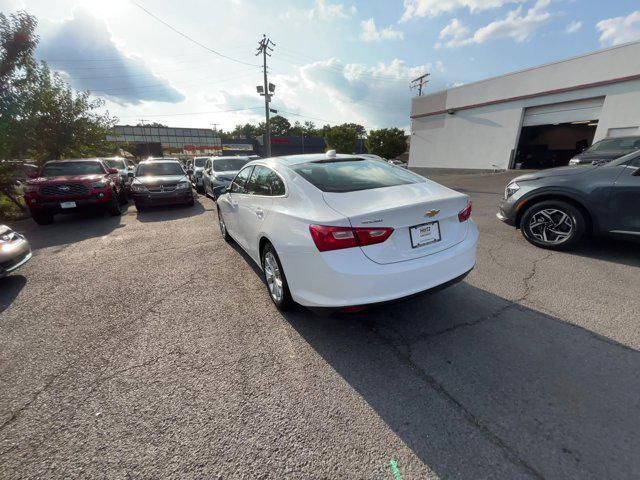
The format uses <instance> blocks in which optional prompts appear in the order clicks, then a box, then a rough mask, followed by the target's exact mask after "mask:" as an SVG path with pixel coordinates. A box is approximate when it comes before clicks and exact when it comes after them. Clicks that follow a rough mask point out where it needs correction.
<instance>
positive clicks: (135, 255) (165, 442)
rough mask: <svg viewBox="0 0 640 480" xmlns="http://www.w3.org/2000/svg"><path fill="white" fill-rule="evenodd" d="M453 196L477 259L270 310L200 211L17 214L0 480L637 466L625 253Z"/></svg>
mask: <svg viewBox="0 0 640 480" xmlns="http://www.w3.org/2000/svg"><path fill="white" fill-rule="evenodd" d="M508 176H513V174H511V173H509V174H499V175H484V176H478V175H474V176H471V175H459V176H456V175H443V176H440V177H434V179H436V180H438V181H441V182H442V183H444V184H446V185H449V186H452V187H454V188H458V189H460V190H464V191H466V192H468V193H469V194H470V195H471V196H472V199H473V201H474V214H473V218H474V219H475V221H476V222H477V224H478V225H479V228H480V231H481V238H480V245H479V251H478V263H477V266H476V269H475V270H474V271H473V272H472V273H471V274H470V275H469V276H468V277H467V279H466V280H465V281H464V282H462V283H460V284H458V285H456V286H454V287H451V288H449V289H447V290H444V291H441V292H438V293H436V294H433V295H430V296H423V297H420V298H417V299H414V300H411V301H408V302H405V303H402V304H398V305H393V306H388V307H385V308H382V309H380V310H376V311H374V312H370V313H366V314H363V315H359V316H348V317H339V318H334V317H330V318H319V317H316V316H314V315H313V314H312V313H310V312H308V311H306V310H304V309H299V310H297V311H294V312H293V313H290V314H287V315H282V314H280V313H279V312H278V311H277V310H276V309H275V307H273V305H272V304H271V301H270V299H269V298H268V296H267V294H266V289H265V287H264V285H263V283H262V281H261V278H260V277H259V275H258V271H257V269H256V268H255V267H254V266H253V265H252V264H250V263H249V260H248V258H247V257H246V256H244V255H243V254H242V253H241V252H240V251H239V250H238V249H237V248H233V247H231V246H229V245H227V244H226V243H225V242H224V241H222V240H221V238H220V234H219V231H218V228H217V220H216V213H215V205H214V203H213V201H212V200H210V199H205V198H203V197H202V196H200V197H199V201H198V202H196V205H195V207H193V208H183V207H180V208H165V209H157V210H150V211H145V212H143V213H137V212H136V210H135V207H133V205H130V206H129V207H128V210H127V211H126V214H125V215H123V216H122V217H121V218H108V217H106V216H90V215H89V216H73V217H57V221H56V223H55V224H54V225H52V226H47V227H37V226H36V225H35V224H33V223H32V222H31V221H25V222H20V223H18V224H16V225H14V226H15V227H16V229H17V230H19V231H21V232H23V233H25V234H26V235H27V236H28V238H29V239H30V241H31V244H32V247H33V248H34V251H35V253H34V257H33V259H32V260H31V261H30V262H29V263H28V264H27V265H26V266H25V267H24V268H23V269H22V270H20V271H19V272H17V274H15V275H13V276H11V277H8V278H6V279H2V280H0V478H6V479H9V478H11V479H13V478H89V477H96V478H251V479H253V478H265V479H266V478H278V479H280V478H305V479H307V478H366V479H371V478H375V479H393V478H394V472H393V471H392V467H391V466H390V462H391V461H392V460H395V461H396V462H397V468H398V472H399V474H401V475H402V478H404V479H424V478H463V479H478V478H508V479H514V478H526V477H537V478H580V479H584V478H638V477H640V354H639V352H638V349H639V348H640V296H639V295H638V293H639V292H640V270H639V269H638V267H640V248H638V245H634V244H628V243H623V242H613V241H610V240H595V241H590V242H588V243H585V244H583V245H582V246H581V247H580V248H579V249H578V250H577V251H575V252H571V253H557V252H549V251H545V250H540V249H537V248H535V247H533V246H531V245H529V244H528V243H527V242H526V241H525V240H524V239H523V238H522V236H521V235H520V234H519V232H516V231H515V230H513V229H512V228H510V227H508V226H506V225H503V224H501V223H500V222H499V221H498V220H496V218H495V204H496V203H497V201H498V199H499V196H500V194H501V193H502V188H503V187H504V185H505V184H506V180H507V177H508Z"/></svg>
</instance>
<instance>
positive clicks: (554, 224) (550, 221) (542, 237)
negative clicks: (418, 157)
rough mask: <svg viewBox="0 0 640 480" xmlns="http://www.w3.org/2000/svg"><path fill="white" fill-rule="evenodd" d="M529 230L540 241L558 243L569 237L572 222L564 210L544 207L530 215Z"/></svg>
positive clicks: (572, 228)
mask: <svg viewBox="0 0 640 480" xmlns="http://www.w3.org/2000/svg"><path fill="white" fill-rule="evenodd" d="M529 231H530V232H531V235H532V236H533V237H535V238H536V239H537V240H539V241H541V242H544V243H546V244H549V245H559V244H561V243H564V242H566V241H567V240H568V239H569V238H570V237H571V235H572V234H573V231H574V224H573V220H572V219H571V217H570V216H569V215H567V213H566V212H563V211H562V210H558V209H555V208H546V209H544V210H540V211H539V212H536V213H534V214H533V215H532V216H531V219H530V220H529Z"/></svg>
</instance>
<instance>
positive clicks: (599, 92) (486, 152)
mask: <svg viewBox="0 0 640 480" xmlns="http://www.w3.org/2000/svg"><path fill="white" fill-rule="evenodd" d="M639 127H640V42H636V43H630V44H626V45H621V46H617V47H613V48H609V49H606V50H601V51H598V52H594V53H590V54H587V55H582V56H580V57H575V58H571V59H569V60H564V61H560V62H555V63H551V64H548V65H543V66H540V67H535V68H531V69H527V70H522V71H519V72H515V73H510V74H508V75H503V76H500V77H495V78H490V79H487V80H482V81H479V82H475V83H470V84H468V85H463V86H460V87H455V88H451V89H448V90H444V91H441V92H437V93H433V94H430V95H425V96H422V97H415V98H414V99H413V102H412V107H411V150H410V154H409V166H410V167H411V168H412V169H414V170H416V171H418V172H419V171H420V170H421V169H446V170H448V169H456V170H457V171H460V170H476V171H477V170H495V169H509V168H516V167H521V168H544V167H549V166H557V165H561V164H566V162H568V160H569V159H570V158H571V157H572V156H573V155H574V154H575V153H577V152H579V151H581V150H583V149H584V148H585V147H586V146H589V145H591V143H592V142H594V141H597V140H600V139H602V138H605V137H607V136H624V135H634V134H637V135H640V128H639Z"/></svg>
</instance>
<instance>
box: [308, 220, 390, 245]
mask: <svg viewBox="0 0 640 480" xmlns="http://www.w3.org/2000/svg"><path fill="white" fill-rule="evenodd" d="M309 232H311V238H313V242H314V243H315V244H316V247H318V250H320V251H321V252H326V251H329V250H340V249H341V248H352V247H364V246H366V245H374V244H376V243H382V242H384V241H385V240H386V239H387V238H389V236H390V235H391V234H392V233H393V228H389V227H376V228H362V227H356V228H352V227H331V226H327V225H309Z"/></svg>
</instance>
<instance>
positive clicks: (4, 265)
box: [0, 239, 32, 278]
mask: <svg viewBox="0 0 640 480" xmlns="http://www.w3.org/2000/svg"><path fill="white" fill-rule="evenodd" d="M31 255H32V254H31V248H30V247H29V242H27V241H26V240H24V239H23V240H22V241H20V242H16V243H15V244H14V245H13V246H12V248H11V249H10V250H9V251H3V252H0V278H2V277H5V276H7V275H9V274H10V273H11V272H13V271H15V270H17V269H18V268H20V267H21V266H22V265H24V264H25V263H27V262H28V261H29V259H30V258H31Z"/></svg>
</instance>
